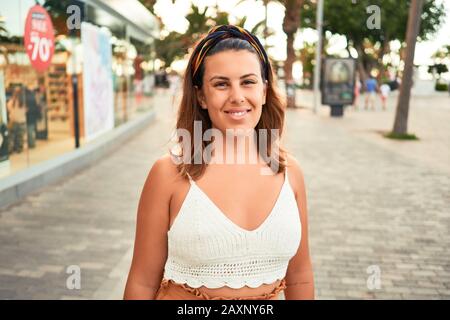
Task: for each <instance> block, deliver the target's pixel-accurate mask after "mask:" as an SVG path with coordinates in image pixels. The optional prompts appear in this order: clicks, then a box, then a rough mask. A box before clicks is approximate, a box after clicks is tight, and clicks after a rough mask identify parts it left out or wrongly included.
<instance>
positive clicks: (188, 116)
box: [169, 26, 287, 180]
mask: <svg viewBox="0 0 450 320" xmlns="http://www.w3.org/2000/svg"><path fill="white" fill-rule="evenodd" d="M218 28H219V30H222V32H224V31H225V32H226V31H228V30H229V29H230V28H232V29H233V33H234V34H235V33H236V30H245V29H242V28H239V29H236V27H235V26H220V27H215V28H213V29H212V30H211V31H210V32H209V33H208V34H207V35H204V36H203V37H202V38H201V39H200V40H199V41H198V42H196V43H195V44H194V46H193V50H192V53H191V55H190V57H189V62H188V65H187V67H186V70H185V72H184V75H183V96H182V99H181V102H180V105H179V107H178V114H177V122H176V129H184V130H187V132H189V134H190V137H194V121H201V125H202V126H201V127H202V133H201V134H202V137H203V134H204V132H205V131H206V130H208V129H211V128H212V123H211V119H210V118H209V115H208V110H205V109H202V108H201V107H200V104H199V102H198V100H197V96H196V93H195V86H197V87H198V88H199V89H201V87H202V84H203V83H202V80H203V75H204V72H205V66H204V62H203V61H204V60H200V59H199V52H203V51H204V45H205V40H207V39H206V37H207V36H208V35H211V33H212V32H215V31H216V30H217V29H218ZM245 31H246V30H245ZM246 32H247V33H248V31H246ZM251 36H252V37H254V38H256V37H255V36H253V35H251ZM247 37H248V35H247ZM216 42H217V43H216V44H214V45H213V46H212V47H211V48H209V51H208V52H207V53H206V54H205V55H204V57H207V56H212V55H214V54H216V53H219V52H223V51H227V50H235V51H238V50H247V51H249V52H251V53H254V54H255V55H256V56H257V57H258V60H259V61H260V65H261V75H262V79H263V81H265V80H267V93H266V103H265V105H264V106H263V108H262V113H261V118H260V120H259V122H258V124H257V125H256V127H255V130H256V131H257V132H259V129H265V130H267V131H269V132H270V129H278V130H279V131H278V133H279V136H278V138H279V140H281V137H282V133H283V129H284V120H285V109H286V100H285V99H284V97H282V96H281V94H280V93H279V89H278V87H277V84H276V76H275V74H274V73H273V70H272V66H271V63H270V60H269V59H267V58H266V59H262V57H261V54H264V56H265V57H267V55H266V53H265V51H264V48H263V47H262V46H261V45H260V43H259V41H257V42H258V48H259V50H262V53H261V52H257V50H255V43H251V42H252V41H251V40H250V41H248V40H247V39H246V38H245V37H235V36H230V35H228V36H227V37H225V38H224V39H220V40H219V41H216ZM206 43H207V42H206ZM264 60H266V61H267V62H266V61H264ZM199 61H201V62H199ZM198 63H199V64H200V65H196V64H198ZM256 139H257V141H256V142H257V143H256V145H257V148H258V152H259V153H261V150H260V149H259V135H257V136H256ZM175 140H176V142H177V145H178V147H180V145H182V143H181V142H182V140H183V138H182V136H177V137H176V139H175ZM210 143H211V141H203V139H202V148H201V150H205V148H206V147H207V146H208V145H209V144H210ZM274 143H277V144H278V150H279V152H278V153H277V154H273V152H272V146H273V144H274ZM190 144H191V147H190V150H191V151H190V155H186V154H184V152H185V151H184V150H183V149H182V148H180V149H179V150H180V152H181V153H174V152H173V151H172V150H169V152H170V154H171V155H172V157H174V158H176V159H177V161H178V162H179V164H178V165H177V168H178V171H179V173H180V174H181V176H182V177H185V178H187V174H189V175H190V176H191V177H192V179H194V180H196V179H198V178H199V177H201V176H202V175H203V173H204V172H205V170H206V166H207V163H205V162H204V161H202V162H201V163H200V164H196V163H194V156H195V154H194V153H195V151H196V150H195V148H194V141H193V139H191V142H190ZM286 153H287V151H286V150H284V148H282V147H281V145H280V141H272V136H271V135H270V134H268V135H267V157H268V158H269V159H270V162H272V161H274V162H275V164H276V168H277V171H276V172H274V173H280V172H284V170H285V167H286ZM263 156H265V155H263ZM180 159H188V160H190V161H187V162H188V163H186V161H185V160H183V161H180ZM272 170H273V169H272Z"/></svg>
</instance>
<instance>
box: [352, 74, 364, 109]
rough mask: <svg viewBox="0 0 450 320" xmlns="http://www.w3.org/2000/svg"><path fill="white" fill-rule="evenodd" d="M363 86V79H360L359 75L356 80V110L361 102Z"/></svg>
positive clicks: (354, 101) (354, 102)
mask: <svg viewBox="0 0 450 320" xmlns="http://www.w3.org/2000/svg"><path fill="white" fill-rule="evenodd" d="M361 87H362V84H361V80H359V77H357V78H356V81H355V92H354V96H355V99H354V100H353V107H354V109H355V110H357V109H358V102H359V95H360V93H361Z"/></svg>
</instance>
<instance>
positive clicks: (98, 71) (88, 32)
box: [81, 22, 114, 141]
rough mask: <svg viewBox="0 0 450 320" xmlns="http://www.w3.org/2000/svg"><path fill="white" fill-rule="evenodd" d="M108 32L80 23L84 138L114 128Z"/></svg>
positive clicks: (110, 52) (92, 136)
mask: <svg viewBox="0 0 450 320" xmlns="http://www.w3.org/2000/svg"><path fill="white" fill-rule="evenodd" d="M110 38H111V34H110V33H109V32H108V31H107V30H104V29H100V28H98V27H96V26H94V25H91V24H89V23H86V22H83V23H82V24H81V42H82V45H83V90H84V130H85V131H84V132H85V138H86V140H87V141H89V140H92V139H94V138H95V137H97V136H99V135H101V134H102V133H105V132H107V131H109V130H111V129H113V128H114V105H113V102H114V100H113V97H114V96H113V78H112V48H111V42H110Z"/></svg>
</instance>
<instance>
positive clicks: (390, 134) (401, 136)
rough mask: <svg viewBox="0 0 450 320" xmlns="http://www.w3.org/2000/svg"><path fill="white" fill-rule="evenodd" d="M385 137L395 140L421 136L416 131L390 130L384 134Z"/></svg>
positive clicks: (416, 138) (412, 138)
mask: <svg viewBox="0 0 450 320" xmlns="http://www.w3.org/2000/svg"><path fill="white" fill-rule="evenodd" d="M384 137H385V138H389V139H394V140H419V138H418V137H417V136H416V135H415V134H414V133H405V134H398V133H395V132H388V133H386V134H384Z"/></svg>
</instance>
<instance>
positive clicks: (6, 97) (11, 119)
mask: <svg viewBox="0 0 450 320" xmlns="http://www.w3.org/2000/svg"><path fill="white" fill-rule="evenodd" d="M78 3H79V6H80V8H81V10H82V12H83V17H82V20H83V21H85V22H87V23H89V24H91V25H94V26H96V27H98V28H100V29H103V30H106V31H107V33H109V34H110V36H109V39H110V42H111V49H110V50H111V54H112V57H111V61H110V64H109V66H110V67H109V68H110V69H109V70H110V71H111V75H110V76H108V79H109V80H108V82H109V81H111V83H112V90H113V94H112V95H111V100H112V102H111V105H112V106H113V107H112V108H113V109H114V116H113V118H114V121H113V122H114V124H111V127H112V128H113V127H117V126H119V125H120V124H122V123H124V122H126V121H129V120H131V119H133V118H135V117H136V116H138V115H139V114H141V112H143V111H145V112H147V111H148V110H150V109H151V107H152V95H153V85H152V81H151V77H149V76H148V75H149V72H148V71H149V70H148V66H150V65H152V63H151V54H150V47H149V46H148V44H147V43H143V42H142V41H139V40H136V39H134V38H133V37H132V35H130V34H127V22H126V21H125V20H123V18H120V16H119V15H117V16H113V15H112V14H111V13H110V12H106V11H104V10H102V9H99V8H95V7H93V6H92V5H89V4H86V3H85V2H84V1H79V2H78ZM36 4H39V5H41V6H42V7H43V8H45V9H46V11H47V13H48V15H49V20H50V21H51V23H52V25H53V27H52V29H53V34H54V51H53V55H52V56H51V58H50V62H49V65H47V66H46V67H45V69H43V70H39V69H38V68H36V65H34V64H32V63H30V58H29V54H27V50H26V49H25V44H24V25H25V21H26V17H27V14H28V12H29V10H30V9H31V8H32V7H34V6H35V5H36ZM67 4H68V2H67V1H56V0H40V1H35V0H17V1H2V6H1V8H0V178H1V177H4V176H6V175H9V174H12V173H15V172H17V171H19V170H22V169H24V168H27V167H29V166H31V165H33V164H36V163H39V162H42V161H45V160H49V159H52V158H54V157H56V156H58V155H61V154H64V153H66V152H69V151H71V150H73V149H74V146H75V142H74V141H75V138H74V137H75V128H74V83H75V82H73V79H74V78H76V79H77V82H76V83H77V85H76V89H77V97H78V109H77V110H78V114H79V131H80V140H81V145H83V144H84V143H88V141H89V140H87V139H85V136H86V135H85V132H84V131H85V124H86V121H85V120H86V119H85V116H86V117H87V116H92V114H89V115H85V114H84V111H85V110H84V107H85V106H84V101H85V100H84V98H85V97H84V93H85V92H84V91H86V90H84V88H83V85H84V84H83V79H84V77H83V61H82V59H81V60H80V57H82V56H83V43H82V41H81V40H82V36H81V31H80V29H78V30H75V32H71V34H70V35H69V30H67V25H66V20H67V13H66V9H67ZM128 33H129V32H128ZM107 42H108V41H107ZM44 49H45V48H44ZM44 53H45V54H47V52H45V50H44ZM74 74H75V75H74ZM111 78H112V79H111ZM90 90H91V92H92V88H90ZM92 100H93V99H91V100H90V101H92ZM90 123H92V121H91V122H90ZM111 123H112V122H111ZM86 134H87V133H86Z"/></svg>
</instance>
